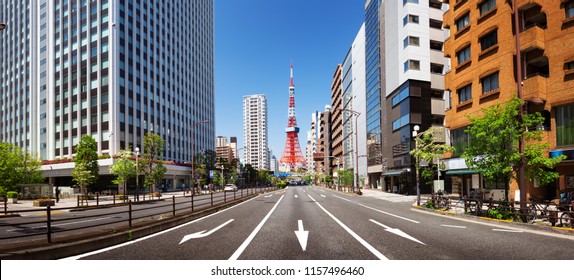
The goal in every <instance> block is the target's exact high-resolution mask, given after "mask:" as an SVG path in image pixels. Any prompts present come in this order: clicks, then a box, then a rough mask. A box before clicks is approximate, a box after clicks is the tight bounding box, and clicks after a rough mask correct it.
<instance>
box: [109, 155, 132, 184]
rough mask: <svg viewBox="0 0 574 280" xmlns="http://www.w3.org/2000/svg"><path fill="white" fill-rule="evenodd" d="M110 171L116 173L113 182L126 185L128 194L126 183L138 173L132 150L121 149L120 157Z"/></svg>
mask: <svg viewBox="0 0 574 280" xmlns="http://www.w3.org/2000/svg"><path fill="white" fill-rule="evenodd" d="M110 172H111V173H112V174H114V175H116V179H114V180H113V181H112V182H113V183H114V184H118V185H122V186H124V194H126V189H127V185H126V183H127V182H128V181H129V179H130V178H132V177H135V175H136V164H135V162H134V160H133V159H132V152H131V151H130V150H121V151H120V156H119V158H118V159H117V160H115V162H114V163H113V164H112V166H111V167H110Z"/></svg>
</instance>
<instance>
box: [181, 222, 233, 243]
mask: <svg viewBox="0 0 574 280" xmlns="http://www.w3.org/2000/svg"><path fill="white" fill-rule="evenodd" d="M231 222H233V219H231V220H229V221H227V222H225V223H223V224H221V225H220V226H218V227H216V228H214V229H212V230H210V231H208V232H205V230H202V231H200V232H196V233H192V234H188V235H186V236H184V237H183V238H182V239H181V241H180V242H179V244H181V243H183V242H185V241H187V240H190V239H195V238H202V237H206V236H208V235H211V234H212V233H214V232H216V231H218V230H220V229H221V228H222V227H224V226H226V225H227V224H229V223H231Z"/></svg>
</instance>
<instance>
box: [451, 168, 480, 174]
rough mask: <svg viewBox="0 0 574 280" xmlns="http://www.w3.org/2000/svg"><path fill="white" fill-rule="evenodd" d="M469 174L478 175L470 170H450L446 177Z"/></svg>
mask: <svg viewBox="0 0 574 280" xmlns="http://www.w3.org/2000/svg"><path fill="white" fill-rule="evenodd" d="M469 174H478V172H476V171H475V170H468V169H460V170H449V171H447V172H446V175H469Z"/></svg>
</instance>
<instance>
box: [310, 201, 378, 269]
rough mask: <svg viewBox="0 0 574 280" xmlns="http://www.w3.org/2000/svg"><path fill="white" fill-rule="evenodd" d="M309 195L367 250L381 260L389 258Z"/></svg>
mask: <svg viewBox="0 0 574 280" xmlns="http://www.w3.org/2000/svg"><path fill="white" fill-rule="evenodd" d="M307 196H309V198H311V200H313V202H315V203H317V206H319V208H321V210H323V211H324V212H325V213H327V215H329V217H331V219H333V220H335V222H337V224H339V225H340V226H341V227H342V228H343V229H344V230H346V231H347V232H348V233H349V234H350V235H351V236H352V237H354V238H355V239H356V240H357V241H359V243H361V244H362V245H363V246H365V248H367V250H369V251H370V252H371V253H373V255H375V256H376V257H377V258H379V260H388V258H387V257H385V255H383V254H382V253H381V252H379V250H377V249H375V247H373V246H372V245H371V244H369V243H367V241H365V240H364V239H363V238H361V237H360V236H359V235H358V234H356V233H355V232H354V231H353V230H351V229H350V228H349V227H347V226H346V225H345V224H343V222H341V221H340V220H339V219H337V218H336V217H335V216H333V214H331V213H330V212H329V211H327V209H325V208H323V206H322V205H321V204H320V203H319V202H317V201H316V200H315V199H314V198H313V197H312V196H311V195H307Z"/></svg>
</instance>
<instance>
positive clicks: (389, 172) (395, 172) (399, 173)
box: [382, 169, 407, 176]
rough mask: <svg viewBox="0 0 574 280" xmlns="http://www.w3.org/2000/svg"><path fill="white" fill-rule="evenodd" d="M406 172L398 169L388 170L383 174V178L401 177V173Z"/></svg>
mask: <svg viewBox="0 0 574 280" xmlns="http://www.w3.org/2000/svg"><path fill="white" fill-rule="evenodd" d="M404 172H407V170H406V169H400V170H389V171H386V172H383V174H382V175H383V176H397V175H401V174H402V173H404Z"/></svg>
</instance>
